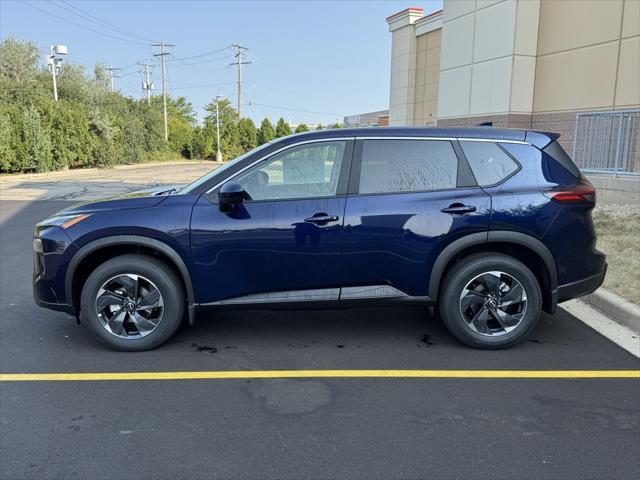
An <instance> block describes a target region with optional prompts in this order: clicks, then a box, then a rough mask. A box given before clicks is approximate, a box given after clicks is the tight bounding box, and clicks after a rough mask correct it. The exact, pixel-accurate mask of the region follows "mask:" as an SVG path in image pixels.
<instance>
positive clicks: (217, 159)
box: [216, 95, 222, 162]
mask: <svg viewBox="0 0 640 480" xmlns="http://www.w3.org/2000/svg"><path fill="white" fill-rule="evenodd" d="M221 98H222V95H216V134H217V137H218V143H217V145H218V150H217V151H216V162H222V152H221V151H220V110H219V109H218V100H219V99H221Z"/></svg>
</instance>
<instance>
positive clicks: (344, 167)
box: [191, 139, 353, 305]
mask: <svg viewBox="0 0 640 480" xmlns="http://www.w3.org/2000/svg"><path fill="white" fill-rule="evenodd" d="M352 152H353V140H351V139H336V140H323V141H310V142H307V143H303V144H296V145H293V146H290V147H286V148H285V149H283V150H281V151H276V152H275V153H273V154H271V155H270V156H269V157H268V158H265V159H262V160H260V161H258V162H257V163H256V164H254V165H253V166H251V167H249V168H248V169H247V170H245V171H241V172H239V173H238V174H236V175H235V176H234V177H232V178H231V179H229V180H233V181H235V182H238V183H239V184H240V185H241V186H242V187H243V189H244V190H245V192H246V199H245V200H244V202H243V203H241V204H239V205H236V206H235V208H234V209H233V211H232V212H229V213H226V212H221V211H220V209H219V205H218V203H217V192H216V191H213V192H210V193H209V194H206V195H203V196H202V197H201V198H200V199H199V200H198V202H197V203H196V205H195V206H194V209H193V214H192V220H191V247H192V258H193V268H194V269H195V277H196V293H197V295H198V301H199V302H200V303H201V304H214V305H218V304H220V305H223V304H258V303H267V304H273V303H291V302H298V301H301V302H328V303H331V302H337V300H338V295H339V287H340V253H341V243H342V223H343V219H344V208H345V203H346V190H347V183H348V175H349V169H350V164H351V157H352ZM229 180H228V181H229Z"/></svg>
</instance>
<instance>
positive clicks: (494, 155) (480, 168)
mask: <svg viewBox="0 0 640 480" xmlns="http://www.w3.org/2000/svg"><path fill="white" fill-rule="evenodd" d="M460 146H461V147H462V151H463V152H464V155H465V157H467V161H468V162H469V166H470V167H471V171H472V172H473V174H474V175H475V177H476V180H477V182H478V185H480V186H482V187H486V186H489V185H495V184H497V183H500V182H502V181H503V180H504V179H506V178H507V177H509V176H510V175H512V174H513V173H514V172H516V171H517V170H518V168H520V166H519V165H518V164H517V163H516V162H515V161H514V160H513V159H512V158H511V157H510V156H509V155H508V154H507V153H506V152H505V151H504V150H503V149H502V148H500V147H499V146H498V145H497V144H495V143H493V142H468V141H461V142H460Z"/></svg>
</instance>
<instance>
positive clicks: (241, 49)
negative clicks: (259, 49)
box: [229, 43, 251, 120]
mask: <svg viewBox="0 0 640 480" xmlns="http://www.w3.org/2000/svg"><path fill="white" fill-rule="evenodd" d="M231 46H232V47H233V48H235V49H236V54H235V57H236V61H235V62H233V63H230V64H229V65H237V66H238V120H240V119H241V118H242V113H241V111H242V110H241V108H242V107H241V105H242V65H248V64H250V63H251V62H250V61H248V62H247V61H245V62H243V61H242V53H243V52H246V51H247V50H249V49H248V48H247V47H242V46H241V45H240V44H239V43H234V44H233V45H231Z"/></svg>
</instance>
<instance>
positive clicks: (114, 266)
mask: <svg viewBox="0 0 640 480" xmlns="http://www.w3.org/2000/svg"><path fill="white" fill-rule="evenodd" d="M124 274H135V275H140V276H142V277H145V278H146V279H148V280H150V281H151V282H152V283H153V284H154V286H155V287H157V290H158V291H159V292H160V295H161V296H162V297H161V298H162V301H163V304H164V305H163V308H164V310H163V312H162V317H161V319H160V321H159V322H158V324H157V326H156V327H155V329H153V330H152V331H150V332H149V333H148V334H147V335H145V336H142V337H138V338H135V337H130V338H121V337H119V336H117V335H114V334H113V333H111V332H110V331H108V330H107V328H105V327H104V326H103V325H102V323H101V322H100V319H99V318H98V312H97V311H96V297H97V295H98V292H99V291H100V289H101V288H102V286H103V285H104V284H105V282H107V281H108V280H109V279H111V278H114V277H117V276H118V275H124ZM80 308H81V311H80V315H81V318H82V324H84V325H85V326H86V327H87V328H88V330H89V332H91V334H92V335H93V336H94V337H96V338H97V339H98V340H99V341H100V342H102V343H103V344H104V345H106V346H108V347H110V348H112V349H114V350H122V351H129V352H137V351H143V350H151V349H152V348H156V347H158V346H160V345H162V344H163V343H164V342H166V341H167V340H168V339H169V338H171V336H172V335H173V334H174V333H175V331H176V330H177V329H178V327H179V326H180V323H181V322H182V319H183V317H184V311H185V294H184V288H183V286H182V283H181V282H180V280H179V279H178V277H177V276H176V274H175V273H174V272H173V271H172V270H171V268H169V267H168V266H167V265H166V264H165V263H164V262H162V261H160V260H158V259H155V258H153V257H151V256H148V255H135V254H127V255H122V256H119V257H114V258H112V259H110V260H107V261H106V262H104V263H103V264H102V265H100V266H99V267H98V268H96V269H95V270H94V271H93V272H92V273H91V275H89V278H88V279H87V281H86V282H85V284H84V287H83V289H82V295H81V299H80Z"/></svg>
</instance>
